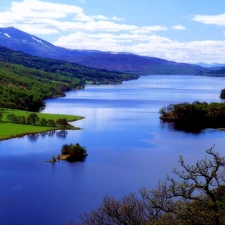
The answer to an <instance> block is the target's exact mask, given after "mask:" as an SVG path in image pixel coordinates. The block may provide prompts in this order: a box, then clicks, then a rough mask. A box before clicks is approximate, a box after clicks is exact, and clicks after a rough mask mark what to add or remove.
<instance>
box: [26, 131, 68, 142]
mask: <svg viewBox="0 0 225 225" xmlns="http://www.w3.org/2000/svg"><path fill="white" fill-rule="evenodd" d="M67 134H68V131H66V130H59V131H56V130H51V131H47V132H43V133H37V134H28V135H27V137H28V140H29V141H30V142H36V141H37V140H38V139H39V138H45V137H46V136H47V137H49V138H50V137H54V136H57V137H58V138H62V139H65V138H66V136H67Z"/></svg>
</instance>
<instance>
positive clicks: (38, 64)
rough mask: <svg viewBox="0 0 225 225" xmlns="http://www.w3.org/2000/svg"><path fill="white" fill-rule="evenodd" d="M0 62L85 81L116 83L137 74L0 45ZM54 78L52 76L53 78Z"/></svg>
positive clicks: (130, 78)
mask: <svg viewBox="0 0 225 225" xmlns="http://www.w3.org/2000/svg"><path fill="white" fill-rule="evenodd" d="M0 62H5V63H10V64H17V65H22V66H25V67H28V68H35V69H37V70H42V71H44V72H48V73H53V74H56V75H62V76H64V77H70V78H73V79H78V80H80V81H81V82H82V83H83V84H85V83H96V84H109V83H110V84H112V83H113V84H118V83H121V82H122V81H125V80H132V79H138V77H139V76H138V75H134V74H128V73H121V72H115V71H108V70H104V69H97V68H91V67H87V66H83V65H80V64H77V63H70V62H66V61H63V60H55V59H50V58H43V57H38V56H32V55H29V54H26V53H23V52H19V51H14V50H11V49H9V48H6V47H2V46H0ZM53 80H54V78H53Z"/></svg>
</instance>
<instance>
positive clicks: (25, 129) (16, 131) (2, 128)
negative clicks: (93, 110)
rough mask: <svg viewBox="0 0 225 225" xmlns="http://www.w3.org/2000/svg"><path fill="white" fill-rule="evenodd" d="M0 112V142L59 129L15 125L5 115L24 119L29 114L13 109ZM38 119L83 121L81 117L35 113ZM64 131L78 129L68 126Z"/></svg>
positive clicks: (0, 110) (57, 127)
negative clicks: (0, 117) (0, 115)
mask: <svg viewBox="0 0 225 225" xmlns="http://www.w3.org/2000/svg"><path fill="white" fill-rule="evenodd" d="M0 112H1V113H2V114H3V117H2V120H1V122H0V140H6V139H10V138H14V137H21V136H24V135H26V134H33V133H41V132H46V131H50V130H57V129H58V130H59V129H60V127H59V126H56V127H49V126H36V125H28V124H17V123H12V122H10V121H8V120H7V115H9V114H14V115H16V116H25V117H26V118H27V117H28V115H29V114H30V113H31V112H28V111H22V110H13V109H0ZM36 114H37V115H38V117H39V119H42V118H45V119H46V120H49V119H52V120H55V121H56V120H58V119H64V118H65V119H66V120H67V121H69V122H71V121H76V120H80V119H83V118H84V117H81V116H73V115H65V114H49V113H36ZM66 129H73V130H75V129H79V128H77V127H73V126H69V127H67V128H66Z"/></svg>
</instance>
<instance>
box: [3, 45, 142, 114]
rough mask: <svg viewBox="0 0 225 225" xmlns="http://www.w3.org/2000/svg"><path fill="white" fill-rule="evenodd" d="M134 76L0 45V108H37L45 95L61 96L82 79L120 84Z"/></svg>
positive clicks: (46, 96) (47, 96) (79, 86)
mask: <svg viewBox="0 0 225 225" xmlns="http://www.w3.org/2000/svg"><path fill="white" fill-rule="evenodd" d="M137 78H138V76H136V75H131V74H122V73H118V72H109V71H106V70H98V69H92V68H89V67H85V66H80V65H77V64H72V63H68V62H64V61H57V60H53V59H43V58H39V57H34V56H30V55H27V54H24V53H22V52H15V51H12V50H10V49H7V48H4V47H0V107H4V108H13V109H22V110H28V111H37V110H39V109H40V108H41V107H44V106H45V102H44V100H45V99H46V98H54V97H58V96H64V92H65V91H69V90H74V89H79V88H83V87H84V85H85V83H86V82H92V83H100V84H106V83H121V82H122V81H123V80H129V79H137Z"/></svg>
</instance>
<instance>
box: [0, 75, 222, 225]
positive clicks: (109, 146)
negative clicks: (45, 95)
mask: <svg viewBox="0 0 225 225" xmlns="http://www.w3.org/2000/svg"><path fill="white" fill-rule="evenodd" d="M223 88H225V78H214V77H200V76H164V75H161V76H158V75H157V76H156V75H155V76H145V77H141V78H140V79H138V80H134V81H128V82H124V83H123V84H121V85H108V86H86V88H85V89H84V90H78V91H71V92H68V93H66V97H64V98H58V99H52V100H47V101H46V103H47V107H46V109H45V110H44V112H49V113H60V114H61V113H64V114H75V115H82V116H85V119H83V120H80V121H77V122H73V125H75V126H78V127H81V128H82V130H78V131H68V132H67V133H66V135H64V136H63V135H60V133H59V131H57V132H55V133H54V132H52V133H48V134H38V135H32V136H25V137H23V138H15V139H11V140H7V141H1V142H0V220H1V222H0V223H1V224H4V225H20V224H21V225H28V224H29V225H30V224H32V225H43V224H54V225H62V224H64V223H66V222H69V221H78V220H79V217H78V215H79V214H80V213H83V212H85V211H89V210H91V209H94V208H96V207H97V206H98V205H99V204H100V203H101V200H102V197H103V196H105V195H106V194H109V195H112V196H115V197H116V198H120V197H122V196H124V195H126V194H129V193H130V192H131V191H133V192H138V189H140V188H141V187H142V186H146V187H147V188H149V189H150V188H153V187H155V186H156V184H157V182H158V180H163V179H164V178H165V177H166V175H167V174H168V173H170V172H171V170H172V169H173V168H174V167H175V166H178V162H177V161H178V156H179V155H183V156H184V158H185V159H186V161H187V162H188V163H190V164H191V163H194V162H195V161H196V160H197V159H201V158H204V157H205V149H207V148H210V147H211V146H213V145H215V147H214V150H215V151H218V152H220V153H221V154H224V144H225V139H224V137H225V133H224V132H220V131H217V130H213V129H206V130H203V131H201V132H198V133H191V132H185V131H179V130H176V129H174V128H173V126H171V125H169V124H164V123H162V122H161V121H160V120H159V113H158V111H159V109H160V108H162V107H163V106H167V105H168V104H170V103H179V102H193V101H196V100H198V101H206V102H212V101H216V102H221V101H222V100H220V98H219V95H220V91H221V89H223ZM77 142H78V143H79V144H81V145H83V146H85V147H86V149H87V151H88V154H89V155H88V157H87V158H86V160H85V162H75V163H68V162H64V161H60V162H58V163H56V164H54V165H53V164H50V163H46V162H44V161H45V160H48V159H51V157H52V156H53V155H54V156H56V155H58V154H59V153H60V150H61V147H62V145H63V144H70V143H74V144H75V143H77Z"/></svg>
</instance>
